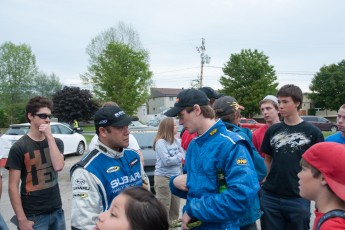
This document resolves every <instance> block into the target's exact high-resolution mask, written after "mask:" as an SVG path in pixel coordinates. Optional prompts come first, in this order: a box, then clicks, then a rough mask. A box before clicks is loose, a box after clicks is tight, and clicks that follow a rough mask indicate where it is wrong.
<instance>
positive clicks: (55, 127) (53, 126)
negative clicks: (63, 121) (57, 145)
mask: <svg viewBox="0 0 345 230" xmlns="http://www.w3.org/2000/svg"><path fill="white" fill-rule="evenodd" d="M51 130H52V133H53V134H59V133H60V131H59V128H58V127H57V125H52V126H51Z"/></svg>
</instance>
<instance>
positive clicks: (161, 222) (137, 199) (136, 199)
mask: <svg viewBox="0 0 345 230" xmlns="http://www.w3.org/2000/svg"><path fill="white" fill-rule="evenodd" d="M121 194H123V195H126V196H127V197H128V198H129V199H128V200H127V202H126V204H125V213H126V216H127V219H128V221H129V224H130V226H131V229H133V230H134V229H135V230H151V229H155V230H168V229H169V222H168V214H167V211H166V209H165V207H164V206H163V204H162V203H161V202H159V201H158V200H157V198H156V197H155V196H154V195H153V194H152V193H151V192H149V191H147V190H146V189H144V188H143V187H130V188H127V189H125V190H124V191H122V192H121Z"/></svg>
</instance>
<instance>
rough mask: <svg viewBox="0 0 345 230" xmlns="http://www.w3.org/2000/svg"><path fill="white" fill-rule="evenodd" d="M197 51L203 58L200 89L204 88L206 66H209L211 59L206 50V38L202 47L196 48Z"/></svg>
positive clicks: (203, 39)
mask: <svg viewBox="0 0 345 230" xmlns="http://www.w3.org/2000/svg"><path fill="white" fill-rule="evenodd" d="M196 50H197V51H198V52H199V53H200V58H201V71H200V79H199V88H201V87H202V77H203V72H204V64H205V63H206V64H209V63H210V60H211V57H209V56H208V55H207V54H205V51H206V48H205V38H202V42H201V46H199V47H196Z"/></svg>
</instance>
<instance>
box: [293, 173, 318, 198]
mask: <svg viewBox="0 0 345 230" xmlns="http://www.w3.org/2000/svg"><path fill="white" fill-rule="evenodd" d="M297 176H298V178H299V181H298V183H299V195H300V196H301V197H303V198H305V199H308V200H315V199H316V197H317V192H318V191H319V190H320V189H321V182H320V179H319V178H315V177H313V174H312V172H311V169H310V168H307V167H305V166H302V170H301V171H300V172H299V173H298V174H297Z"/></svg>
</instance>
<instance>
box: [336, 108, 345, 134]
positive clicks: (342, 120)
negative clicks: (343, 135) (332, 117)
mask: <svg viewBox="0 0 345 230" xmlns="http://www.w3.org/2000/svg"><path fill="white" fill-rule="evenodd" d="M337 126H338V129H339V131H341V132H345V109H342V108H340V109H339V111H338V116H337Z"/></svg>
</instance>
